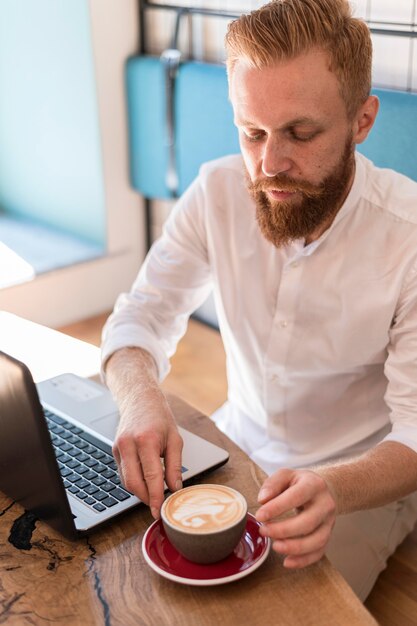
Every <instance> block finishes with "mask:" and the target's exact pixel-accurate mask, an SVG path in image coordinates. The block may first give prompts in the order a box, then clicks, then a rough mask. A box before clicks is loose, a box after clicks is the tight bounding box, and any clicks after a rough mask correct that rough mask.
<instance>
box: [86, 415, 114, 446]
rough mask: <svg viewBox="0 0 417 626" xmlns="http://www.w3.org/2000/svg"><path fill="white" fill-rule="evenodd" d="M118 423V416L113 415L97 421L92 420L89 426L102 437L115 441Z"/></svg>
mask: <svg viewBox="0 0 417 626" xmlns="http://www.w3.org/2000/svg"><path fill="white" fill-rule="evenodd" d="M118 423H119V416H118V414H117V413H111V414H110V415H105V416H104V417H99V418H97V419H95V420H92V421H91V422H90V424H89V426H90V428H93V429H94V430H95V431H97V432H98V433H99V434H100V435H103V436H104V437H106V438H107V439H110V440H111V441H114V438H115V436H116V429H117V425H118Z"/></svg>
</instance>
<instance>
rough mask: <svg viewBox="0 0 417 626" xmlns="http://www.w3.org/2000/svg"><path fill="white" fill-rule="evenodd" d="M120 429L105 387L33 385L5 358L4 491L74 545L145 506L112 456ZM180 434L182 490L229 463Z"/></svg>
mask: <svg viewBox="0 0 417 626" xmlns="http://www.w3.org/2000/svg"><path fill="white" fill-rule="evenodd" d="M117 423H118V412H117V406H116V404H115V402H114V400H113V398H112V396H111V394H110V392H109V390H108V389H107V388H106V387H104V386H103V385H100V384H98V383H95V382H93V381H91V380H89V379H86V378H80V377H79V376H76V375H75V374H61V375H60V376H57V377H55V378H51V379H49V380H46V381H43V382H41V383H38V384H37V385H35V383H34V382H33V379H32V376H31V373H30V371H29V369H28V368H27V367H26V366H25V365H24V364H23V363H21V362H20V361H18V360H17V359H14V358H12V357H11V356H9V355H7V354H5V353H4V352H0V432H1V437H0V489H1V490H2V491H3V492H4V493H6V494H7V495H9V496H10V497H11V498H13V499H14V500H16V501H17V502H20V504H22V505H23V506H24V507H25V508H26V509H27V510H30V511H32V512H33V513H34V514H35V515H36V516H37V517H39V518H41V519H43V520H45V521H46V522H47V523H49V524H50V525H51V526H53V527H54V528H56V529H57V530H59V531H60V532H61V533H62V534H64V535H65V536H67V537H69V538H71V539H74V538H76V537H77V536H78V535H80V534H83V533H86V532H88V531H91V530H92V529H94V528H95V527H97V526H99V525H101V524H102V523H104V522H107V521H109V520H111V519H113V518H114V517H116V516H117V515H119V514H121V513H123V512H125V511H126V510H128V509H131V508H132V507H134V506H136V505H137V504H139V503H140V500H139V499H138V498H136V497H135V496H134V495H132V494H131V493H129V492H128V491H127V490H126V489H124V487H123V485H122V484H121V481H120V478H119V476H118V473H117V466H116V463H115V461H114V459H113V456H112V452H111V446H112V443H113V441H114V437H115V432H116V427H117ZM179 430H180V434H181V436H182V437H183V440H184V448H183V457H182V463H183V467H182V472H183V482H184V483H187V481H189V480H190V479H193V478H196V477H198V476H200V475H202V474H204V473H206V472H208V471H210V470H213V469H215V468H217V467H220V466H221V465H223V464H224V463H226V461H227V460H228V458H229V455H228V453H227V451H226V450H223V449H222V448H219V447H218V446H215V445H214V444H212V443H210V442H208V441H205V440H204V439H202V438H201V437H198V436H197V435H194V434H192V433H190V432H188V431H187V430H184V429H182V428H180V429H179Z"/></svg>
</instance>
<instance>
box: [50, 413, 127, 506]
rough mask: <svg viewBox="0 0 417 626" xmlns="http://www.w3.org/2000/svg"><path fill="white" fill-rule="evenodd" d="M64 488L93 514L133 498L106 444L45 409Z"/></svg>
mask: <svg viewBox="0 0 417 626" xmlns="http://www.w3.org/2000/svg"><path fill="white" fill-rule="evenodd" d="M44 414H45V418H46V422H47V424H48V428H49V431H50V435H51V439H52V444H53V446H54V450H55V456H56V458H57V461H58V466H59V471H60V472H61V476H62V479H63V481H64V487H65V489H66V490H67V491H68V492H69V493H71V494H73V495H74V496H75V497H76V498H78V499H79V500H82V501H83V502H84V504H86V505H87V506H89V507H90V508H91V509H92V510H93V511H95V512H96V513H100V512H102V511H105V510H107V509H110V508H111V507H113V506H115V505H116V504H118V503H119V502H124V501H125V500H128V499H129V498H131V497H132V494H131V493H130V492H129V491H126V489H124V488H123V487H122V486H121V482H120V478H119V475H118V473H117V465H116V461H115V460H114V458H113V456H112V454H111V448H110V446H109V445H107V444H106V443H104V442H102V441H100V440H98V439H96V438H95V437H94V436H92V435H90V434H89V433H87V432H85V431H84V430H82V429H81V428H78V426H75V425H74V424H71V422H68V421H67V420H65V419H63V418H62V417H59V415H55V413H52V412H51V411H48V410H47V409H44Z"/></svg>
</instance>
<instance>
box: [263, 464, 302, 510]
mask: <svg viewBox="0 0 417 626" xmlns="http://www.w3.org/2000/svg"><path fill="white" fill-rule="evenodd" d="M293 477H294V470H287V469H282V470H279V471H278V472H275V474H272V476H269V477H268V478H267V479H266V480H265V481H264V483H263V485H262V487H261V489H260V491H259V494H258V502H267V501H268V500H270V499H271V498H273V497H275V496H277V495H278V494H280V493H281V492H282V491H284V490H285V489H287V488H288V487H289V486H290V484H291V480H292V479H293Z"/></svg>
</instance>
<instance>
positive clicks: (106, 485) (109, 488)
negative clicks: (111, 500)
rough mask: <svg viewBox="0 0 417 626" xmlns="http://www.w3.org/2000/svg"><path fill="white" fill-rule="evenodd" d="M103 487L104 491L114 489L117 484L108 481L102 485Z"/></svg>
mask: <svg viewBox="0 0 417 626" xmlns="http://www.w3.org/2000/svg"><path fill="white" fill-rule="evenodd" d="M101 488H102V489H103V490H104V491H112V490H113V489H115V488H116V487H115V485H114V484H113V483H111V482H107V483H106V484H105V485H102V486H101Z"/></svg>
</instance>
